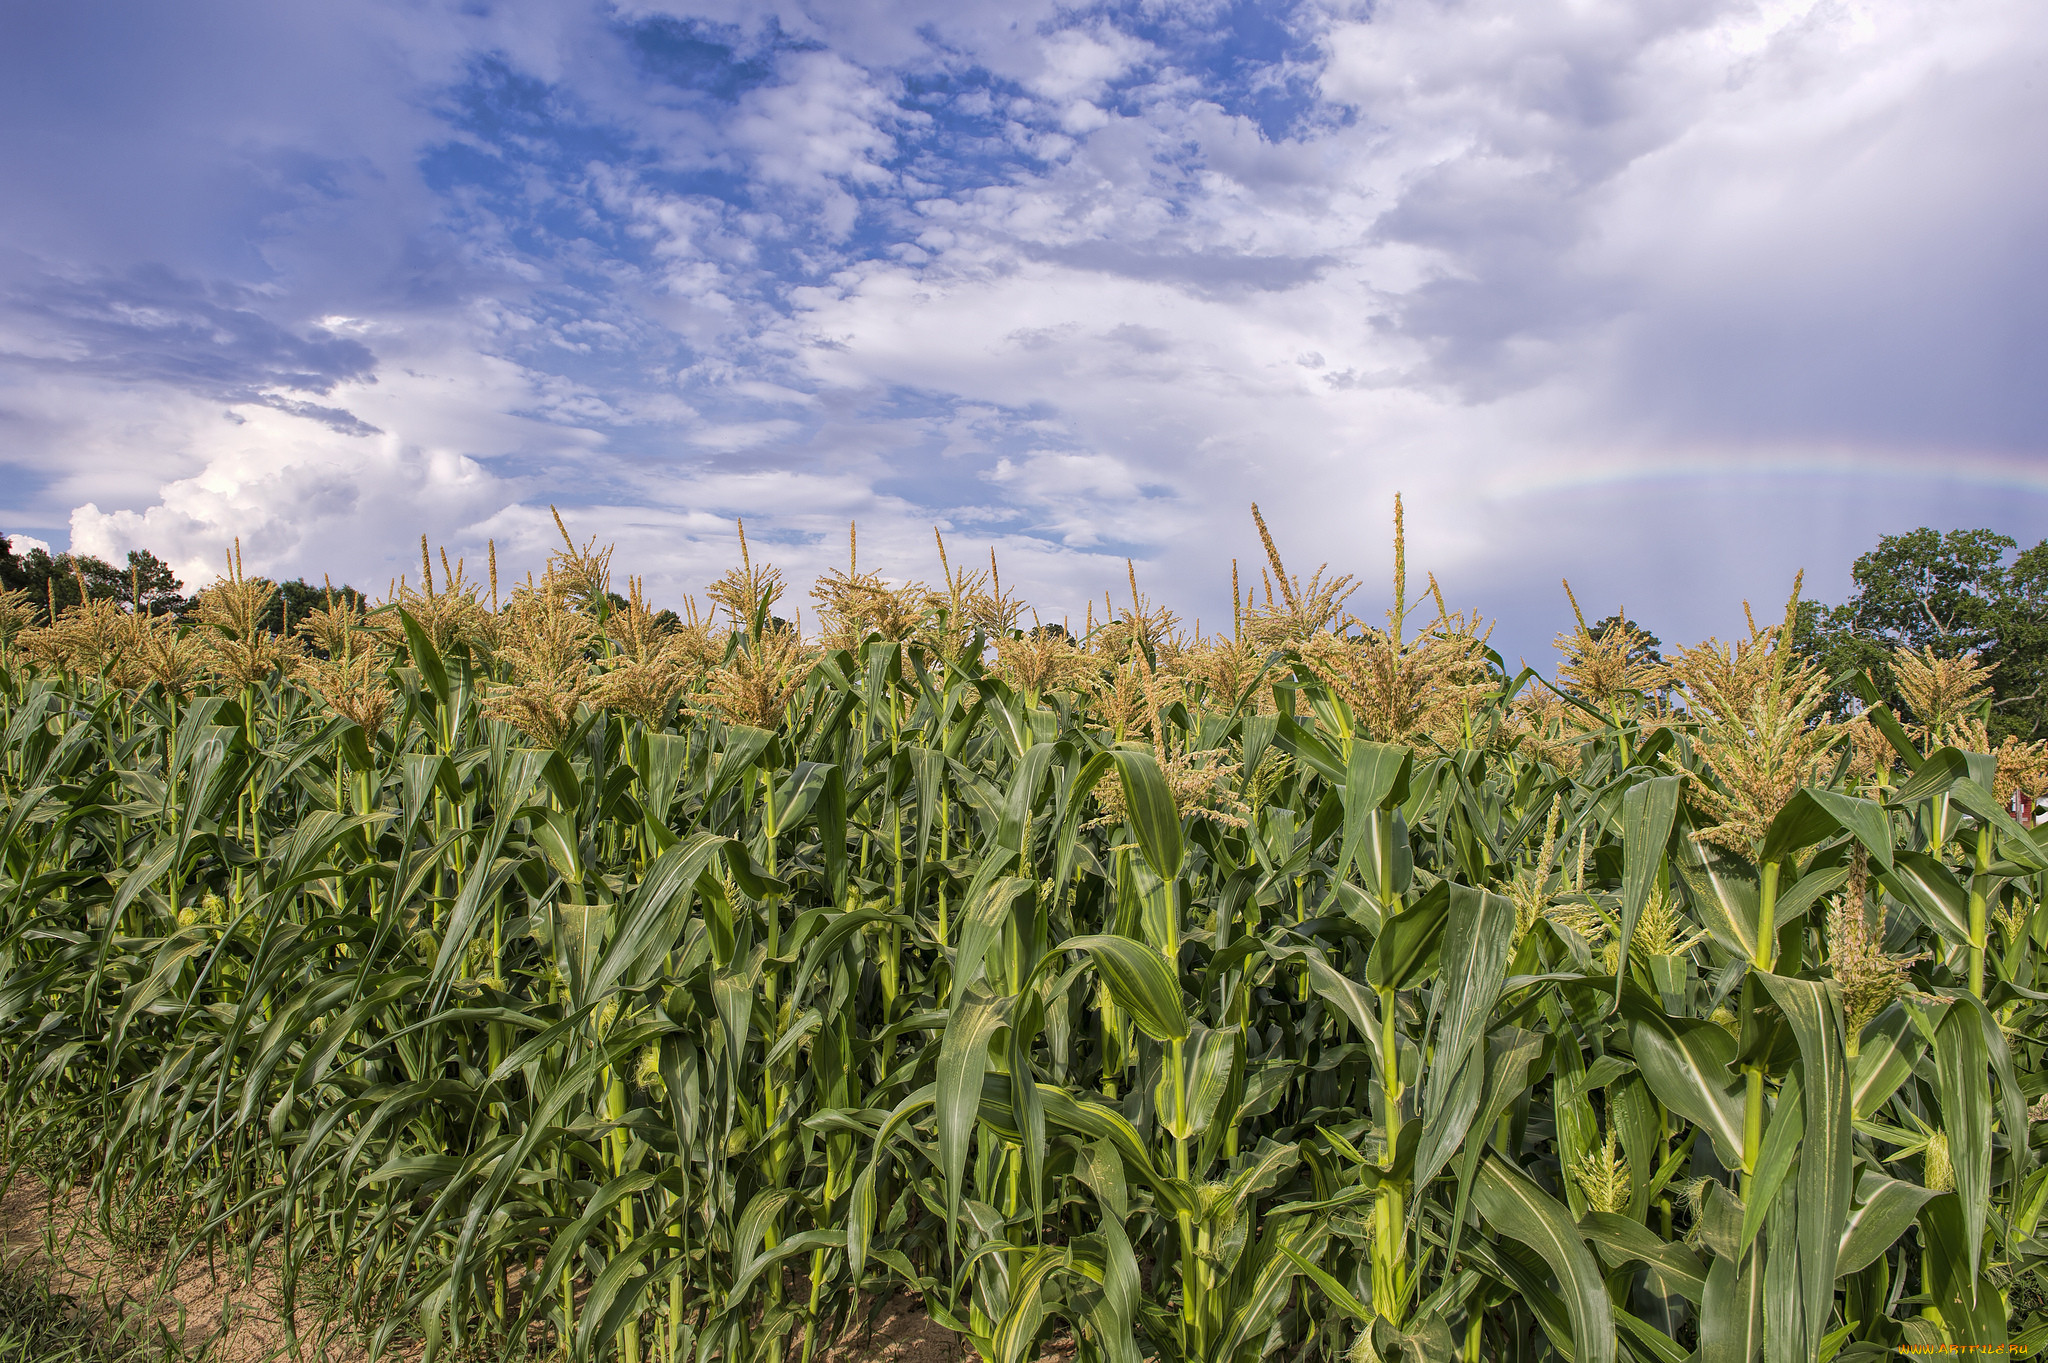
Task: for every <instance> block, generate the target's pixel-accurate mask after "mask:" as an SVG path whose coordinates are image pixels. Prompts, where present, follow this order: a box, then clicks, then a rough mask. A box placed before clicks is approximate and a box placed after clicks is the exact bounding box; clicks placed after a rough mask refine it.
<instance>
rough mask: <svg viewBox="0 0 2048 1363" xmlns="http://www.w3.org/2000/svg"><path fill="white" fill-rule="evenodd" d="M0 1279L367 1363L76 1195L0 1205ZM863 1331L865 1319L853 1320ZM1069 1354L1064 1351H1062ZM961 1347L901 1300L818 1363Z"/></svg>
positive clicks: (324, 1332)
mask: <svg viewBox="0 0 2048 1363" xmlns="http://www.w3.org/2000/svg"><path fill="white" fill-rule="evenodd" d="M0 1267H5V1268H7V1269H16V1268H27V1269H29V1270H30V1271H35V1270H37V1269H40V1268H43V1267H47V1268H48V1269H49V1271H50V1275H51V1285H52V1286H53V1287H54V1288H55V1289H56V1290H57V1291H59V1292H64V1293H68V1294H69V1295H71V1296H74V1297H76V1298H78V1299H80V1300H81V1301H84V1302H87V1303H91V1304H93V1305H102V1304H104V1305H105V1307H106V1308H107V1309H110V1310H117V1311H120V1312H121V1313H122V1314H123V1315H124V1316H126V1317H127V1318H128V1319H130V1320H139V1321H140V1322H142V1323H144V1324H145V1328H148V1327H147V1323H148V1322H150V1321H153V1322H154V1324H155V1327H157V1328H161V1330H162V1331H163V1332H164V1333H165V1334H166V1335H168V1337H169V1338H170V1339H171V1340H174V1341H175V1342H176V1343H177V1344H178V1345H180V1346H181V1347H182V1349H183V1350H184V1352H185V1353H186V1354H187V1356H188V1357H191V1358H194V1359H199V1360H203V1361H204V1363H272V1360H282V1359H294V1360H297V1361H298V1363H368V1358H369V1352H368V1350H367V1349H365V1348H364V1347H363V1345H362V1343H361V1342H360V1338H359V1337H357V1336H354V1335H352V1334H350V1333H348V1332H344V1331H340V1330H337V1329H336V1328H335V1327H334V1326H333V1324H332V1322H327V1321H323V1320H322V1319H321V1317H320V1313H319V1312H317V1311H315V1310H312V1309H309V1308H308V1307H307V1306H306V1305H305V1304H304V1301H303V1296H304V1290H303V1289H301V1296H302V1301H301V1304H300V1306H299V1309H298V1311H297V1313H296V1318H295V1324H296V1326H297V1346H296V1349H295V1348H294V1345H293V1340H292V1337H291V1334H290V1332H288V1331H286V1329H285V1326H284V1319H283V1309H282V1306H281V1304H280V1302H279V1298H278V1292H277V1279H276V1274H275V1272H274V1271H273V1270H271V1269H269V1268H267V1267H266V1266H265V1265H263V1264H262V1263H261V1262H260V1261H259V1263H258V1265H257V1269H256V1272H255V1273H254V1274H253V1275H247V1274H244V1273H243V1272H242V1266H241V1264H240V1262H239V1261H235V1262H230V1261H229V1260H228V1259H227V1258H226V1257H224V1256H215V1257H214V1258H213V1259H212V1260H211V1261H209V1259H208V1256H207V1255H206V1254H205V1253H204V1252H203V1251H199V1252H195V1253H193V1254H192V1255H191V1256H189V1257H188V1258H186V1259H185V1260H184V1262H183V1263H180V1264H178V1265H176V1266H175V1268H173V1267H172V1266H171V1265H170V1263H169V1260H168V1256H167V1255H166V1254H164V1253H161V1252H159V1253H155V1254H150V1253H133V1252H123V1251H122V1250H119V1249H117V1248H116V1247H115V1246H113V1245H111V1244H109V1243H108V1241H107V1239H106V1237H105V1236H104V1235H103V1234H101V1232H100V1228H99V1224H98V1220H97V1217H96V1216H95V1214H94V1211H93V1208H92V1205H91V1202H90V1199H89V1198H88V1197H87V1195H86V1193H85V1192H84V1191H83V1190H82V1189H75V1190H72V1191H71V1192H69V1193H64V1194H59V1195H58V1196H56V1197H55V1198H53V1197H52V1196H51V1195H50V1194H48V1193H47V1192H46V1191H45V1190H44V1188H43V1186H42V1185H41V1184H40V1183H38V1182H36V1181H35V1180H34V1179H32V1178H29V1177H26V1176H22V1177H17V1178H16V1179H15V1180H14V1182H13V1184H12V1186H11V1187H9V1188H8V1189H7V1191H6V1193H5V1195H4V1196H0ZM856 1319H857V1321H862V1322H864V1321H865V1319H866V1312H865V1311H863V1312H862V1313H860V1315H859V1316H857V1317H856ZM1063 1345H1065V1346H1066V1347H1062V1346H1063ZM1071 1352H1072V1349H1071V1344H1070V1342H1069V1341H1066V1340H1064V1339H1061V1340H1058V1341H1055V1342H1054V1343H1053V1344H1052V1345H1051V1346H1050V1347H1049V1348H1048V1350H1047V1352H1046V1355H1045V1357H1046V1360H1047V1363H1058V1361H1059V1360H1061V1359H1062V1358H1064V1357H1066V1356H1069V1355H1070V1354H1071ZM418 1356H419V1349H418V1346H416V1345H415V1346H412V1347H408V1348H393V1349H391V1350H387V1351H386V1353H385V1355H384V1357H385V1358H387V1359H392V1360H394V1363H413V1360H416V1359H417V1358H418ZM972 1356H973V1351H972V1350H971V1349H970V1348H969V1347H968V1345H967V1342H966V1341H965V1340H964V1339H962V1338H960V1337H959V1336H957V1335H954V1334H953V1333H952V1332H951V1331H949V1330H946V1329H944V1328H943V1327H941V1326H939V1325H937V1324H935V1323H933V1321H932V1320H931V1318H930V1317H928V1316H927V1315H925V1313H924V1310H923V1308H922V1307H921V1306H920V1305H919V1303H918V1300H917V1298H915V1297H914V1296H910V1295H903V1294H899V1295H897V1296H895V1297H892V1298H890V1300H889V1301H888V1302H887V1303H886V1304H884V1305H883V1307H882V1309H881V1311H880V1312H879V1313H877V1315H876V1317H875V1321H874V1325H873V1328H872V1330H870V1329H868V1328H866V1326H865V1325H864V1324H856V1325H855V1326H854V1328H853V1329H851V1330H850V1331H849V1332H848V1333H847V1335H846V1336H845V1337H844V1338H843V1339H841V1340H840V1341H839V1342H838V1343H837V1344H835V1345H833V1346H832V1347H831V1348H830V1349H828V1350H826V1351H825V1352H824V1353H823V1354H822V1356H821V1359H822V1363H966V1360H969V1359H971V1358H972Z"/></svg>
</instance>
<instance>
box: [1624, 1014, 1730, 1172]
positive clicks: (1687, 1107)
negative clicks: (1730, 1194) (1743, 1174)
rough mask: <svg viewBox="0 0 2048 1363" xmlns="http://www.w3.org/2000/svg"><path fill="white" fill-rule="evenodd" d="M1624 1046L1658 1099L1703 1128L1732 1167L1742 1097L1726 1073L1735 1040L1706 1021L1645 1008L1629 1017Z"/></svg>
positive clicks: (1726, 1164) (1722, 1158) (1723, 1158)
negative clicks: (1681, 1017)
mask: <svg viewBox="0 0 2048 1363" xmlns="http://www.w3.org/2000/svg"><path fill="white" fill-rule="evenodd" d="M1629 1044H1630V1045H1631V1046H1632V1047H1633V1048H1634V1050H1635V1057H1636V1066H1637V1068H1638V1069H1639V1070H1640V1071H1641V1072H1642V1076H1643V1079H1644V1081H1645V1082H1646V1083H1648V1084H1649V1086H1650V1091H1651V1092H1652V1093H1654V1094H1656V1095H1657V1101H1658V1102H1660V1103H1662V1104H1664V1106H1666V1107H1668V1108H1670V1109H1671V1110H1672V1111H1673V1112H1676V1113H1678V1114H1679V1115H1680V1116H1682V1117H1684V1118H1685V1119H1686V1120H1687V1121H1690V1122H1693V1123H1695V1124H1696V1125H1698V1126H1700V1127H1703V1128H1705V1130H1706V1132H1707V1134H1708V1135H1709V1136H1710V1137H1712V1139H1713V1141H1714V1146H1715V1149H1716V1151H1717V1152H1718V1153H1719V1154H1720V1156H1721V1160H1722V1163H1723V1165H1724V1167H1736V1166H1737V1165H1738V1164H1739V1161H1740V1158H1741V1150H1742V1113H1743V1104H1744V1102H1745V1101H1746V1096H1745V1094H1744V1091H1743V1083H1742V1081H1741V1080H1740V1079H1737V1078H1735V1077H1734V1076H1733V1075H1732V1074H1730V1073H1729V1066H1730V1065H1732V1064H1733V1063H1734V1061H1735V1038H1734V1037H1732V1036H1730V1035H1728V1033H1727V1032H1725V1031H1723V1030H1722V1029H1721V1028H1720V1027H1718V1026H1716V1025H1714V1024H1713V1023H1711V1022H1700V1021H1697V1020H1692V1019H1673V1018H1666V1017H1664V1016H1662V1015H1661V1014H1652V1013H1649V1012H1648V1011H1647V1010H1645V1011H1644V1012H1642V1013H1640V1014H1638V1015H1637V1016H1635V1017H1632V1018H1631V1019H1630V1023H1629Z"/></svg>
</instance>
